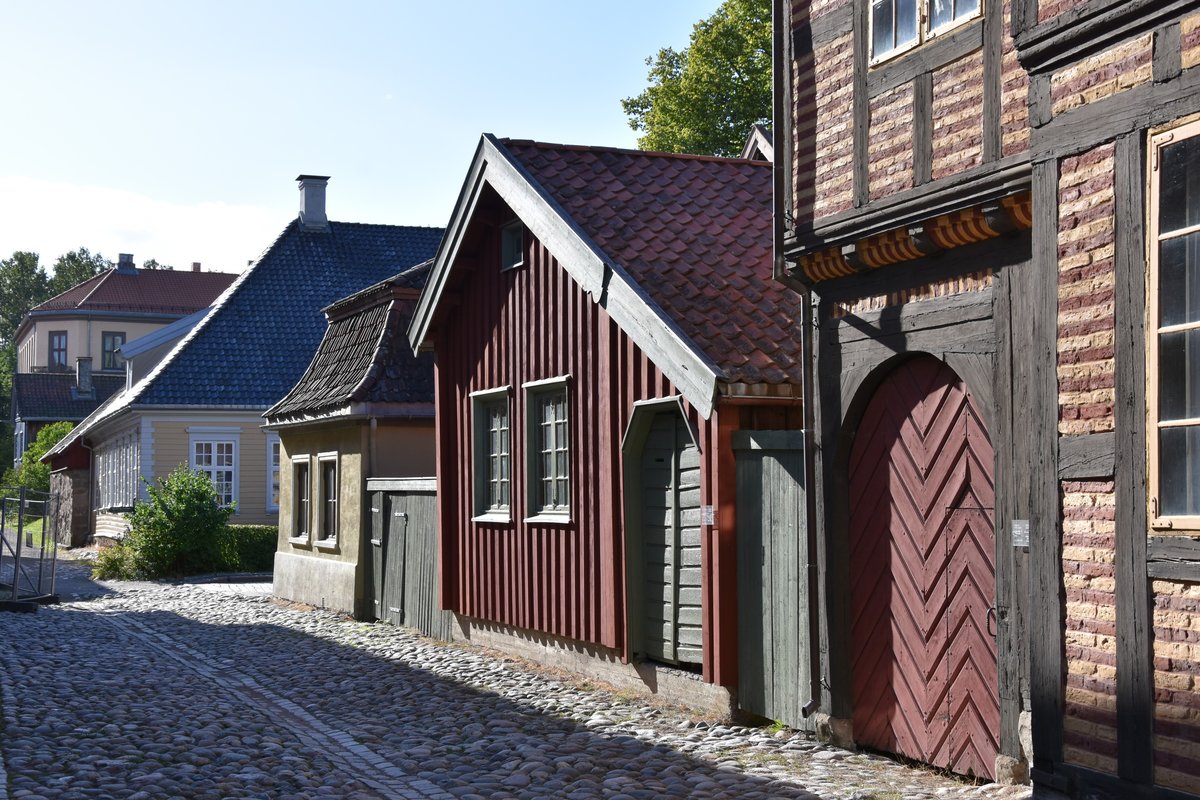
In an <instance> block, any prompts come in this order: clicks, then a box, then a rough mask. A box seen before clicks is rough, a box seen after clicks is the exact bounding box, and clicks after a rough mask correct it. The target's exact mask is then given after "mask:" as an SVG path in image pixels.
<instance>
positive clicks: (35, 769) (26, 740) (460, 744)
mask: <svg viewBox="0 0 1200 800" xmlns="http://www.w3.org/2000/svg"><path fill="white" fill-rule="evenodd" d="M77 569H78V567H77ZM264 591H265V587H264V585H262V584H241V585H239V584H225V585H219V584H208V585H179V586H175V585H166V584H158V585H154V584H103V585H97V586H96V591H95V592H93V593H92V596H90V597H89V599H78V600H73V601H69V602H66V603H64V604H63V605H62V606H58V607H46V608H42V609H40V610H39V611H38V612H37V613H35V614H4V615H0V706H2V710H3V716H2V720H0V724H2V726H3V730H2V731H0V749H2V754H3V759H2V762H0V800H7V798H30V800H36V798H55V799H57V800H82V799H83V798H100V797H105V798H128V799H129V800H149V799H150V798H234V797H262V798H448V799H452V798H465V799H470V798H569V800H583V798H597V797H607V798H612V799H613V800H629V799H630V798H675V797H680V798H682V797H696V798H717V797H729V798H746V799H747V800H753V799H754V798H824V799H826V800H832V799H833V798H840V799H844V800H900V798H989V799H992V800H1016V799H1017V798H1028V797H1029V796H1030V793H1029V790H1028V789H1027V788H1023V787H999V786H994V785H984V786H973V785H970V784H967V783H963V782H959V781H956V780H954V779H951V778H947V777H944V776H941V775H938V774H935V773H933V772H931V771H928V770H923V769H913V768H909V767H905V766H902V765H900V764H897V763H895V762H893V761H891V760H888V759H885V758H882V757H879V756H874V755H866V754H852V753H849V752H846V751H842V750H838V749H834V748H829V747H825V746H822V745H819V744H817V743H815V742H813V741H811V740H809V739H807V738H806V737H804V736H802V735H799V734H795V735H793V734H790V732H786V731H775V732H773V731H771V730H769V729H765V728H745V727H740V726H734V725H725V724H719V723H714V722H706V721H702V720H697V719H695V718H692V717H689V716H688V715H687V714H686V713H685V712H682V711H679V710H677V709H673V708H669V707H665V706H662V705H660V704H647V703H646V702H645V701H643V700H640V699H638V698H634V697H630V696H626V695H622V694H614V693H611V692H606V691H603V690H600V689H596V688H593V687H589V686H587V685H586V684H578V683H574V682H565V681H562V680H558V679H555V678H554V677H552V676H550V675H548V674H547V673H546V672H545V671H536V670H533V669H529V668H527V667H526V666H524V665H523V664H521V663H519V662H517V661H515V660H513V659H507V658H504V657H501V656H497V655H495V654H490V653H487V652H484V651H481V650H478V649H475V648H465V647H462V646H455V645H445V644H437V643H432V642H429V641H427V640H423V639H421V638H420V637H418V636H415V635H413V634H411V633H408V632H406V631H403V630H400V629H397V628H393V627H390V626H385V625H366V624H362V623H356V622H353V621H349V620H346V619H344V618H342V617H339V616H337V615H334V614H331V613H327V612H322V611H313V610H309V609H303V608H297V607H293V606H289V605H287V604H282V603H279V602H277V601H274V600H272V599H271V598H269V597H266V596H264V594H263V593H264ZM69 597H70V595H64V599H65V600H66V599H69Z"/></svg>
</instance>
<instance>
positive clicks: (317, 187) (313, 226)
mask: <svg viewBox="0 0 1200 800" xmlns="http://www.w3.org/2000/svg"><path fill="white" fill-rule="evenodd" d="M296 180H297V181H298V182H299V183H300V225H301V227H303V228H304V230H306V231H327V230H329V218H328V217H326V216H325V186H326V184H328V183H329V176H328V175H300V176H298V177H297V178H296Z"/></svg>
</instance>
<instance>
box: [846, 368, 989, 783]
mask: <svg viewBox="0 0 1200 800" xmlns="http://www.w3.org/2000/svg"><path fill="white" fill-rule="evenodd" d="M993 463H994V461H993V454H992V444H991V441H990V439H989V438H988V433H987V427H986V425H985V423H984V421H983V417H982V415H981V414H980V413H979V409H978V408H977V407H976V405H975V403H974V400H973V399H972V397H971V395H970V393H969V392H968V391H967V389H966V387H965V386H964V385H963V383H962V381H961V380H960V379H959V377H958V376H957V375H956V374H955V373H954V371H953V370H952V369H950V368H949V367H948V366H946V364H944V363H943V362H941V361H939V360H938V359H936V358H933V357H931V356H920V357H917V358H913V359H911V360H908V361H905V362H902V363H901V364H900V365H899V366H898V367H897V368H896V369H895V370H893V371H892V372H891V373H889V374H888V375H887V376H886V377H885V378H884V380H883V382H882V383H881V384H880V386H879V388H878V389H876V391H875V394H874V395H873V396H872V398H871V400H870V402H869V404H868V405H867V408H866V411H865V412H864V414H863V417H862V421H861V423H860V424H859V427H858V432H857V434H856V435H855V438H854V446H853V448H852V451H851V457H850V465H849V478H850V576H851V604H852V626H853V698H854V738H855V740H856V741H857V742H858V743H859V744H863V745H866V746H868V747H874V748H877V749H880V750H886V751H889V752H894V753H900V754H903V755H906V756H910V757H912V758H915V759H919V760H921V761H925V762H927V763H930V764H933V765H935V766H939V767H945V768H948V769H950V770H953V771H954V772H958V773H962V774H968V775H978V776H987V777H989V778H990V777H994V775H993V771H994V769H995V758H996V753H997V752H998V749H999V730H1000V704H999V690H998V677H997V667H996V640H995V635H994V634H995V625H994V620H995V618H994V616H993V610H992V609H993V606H994V604H995V597H996V577H995V576H996V571H995V562H994V559H995V551H996V545H995V529H994V519H995V514H994V490H993V478H992V470H993Z"/></svg>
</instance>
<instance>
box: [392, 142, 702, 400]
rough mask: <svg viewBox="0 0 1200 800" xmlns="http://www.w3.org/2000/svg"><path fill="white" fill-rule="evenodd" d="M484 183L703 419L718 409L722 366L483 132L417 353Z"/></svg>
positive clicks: (414, 330)
mask: <svg viewBox="0 0 1200 800" xmlns="http://www.w3.org/2000/svg"><path fill="white" fill-rule="evenodd" d="M484 183H487V184H488V185H490V186H491V187H492V188H493V189H495V191H496V193H497V194H499V195H500V197H501V198H502V199H503V200H504V202H505V203H507V204H508V205H509V207H510V208H512V210H513V211H514V212H515V213H516V215H517V216H518V217H519V218H520V219H521V221H522V222H523V223H525V227H527V228H528V229H529V231H530V233H532V234H533V235H534V236H535V237H536V238H537V239H538V241H540V242H541V243H542V244H544V245H545V246H546V248H547V249H548V250H549V251H550V252H551V253H553V254H554V257H555V258H556V259H557V260H558V263H559V264H560V265H561V266H562V268H563V269H565V270H566V271H567V273H568V274H569V275H570V276H571V277H572V278H574V279H575V281H576V282H578V283H579V285H580V286H582V287H583V289H584V291H586V292H587V293H588V294H589V295H591V297H592V300H593V302H596V303H598V304H599V305H600V306H601V307H602V308H604V309H605V310H606V311H607V312H608V314H609V315H610V316H611V317H612V318H613V321H615V322H616V323H617V325H619V326H620V327H621V329H622V330H623V331H625V333H626V334H628V335H629V337H630V338H631V339H633V341H634V343H635V344H637V346H638V347H640V348H641V349H642V351H643V352H644V353H645V354H646V356H647V357H648V358H649V359H650V360H651V361H652V362H654V365H655V366H657V367H658V368H659V369H660V370H662V373H663V375H665V376H666V377H667V379H668V380H670V381H671V383H672V384H674V386H675V387H676V388H677V389H678V390H679V392H680V394H682V395H683V396H684V397H685V398H686V399H687V401H688V402H689V403H690V404H691V405H692V407H693V408H695V409H696V410H697V411H698V412H699V413H700V414H701V415H702V416H703V417H705V418H708V417H709V416H711V414H712V410H713V404H714V400H715V395H716V384H717V376H718V374H719V370H718V369H717V367H716V365H715V364H713V363H712V362H711V361H710V360H709V359H708V358H707V357H706V356H704V354H702V353H701V352H700V350H699V348H697V347H696V346H695V345H694V343H693V342H692V341H691V340H690V339H689V338H688V336H687V335H686V334H684V333H683V331H682V330H680V328H679V326H678V325H676V324H675V322H674V321H673V320H672V319H671V318H670V317H669V316H668V315H667V314H666V312H664V311H663V310H662V309H661V308H660V307H659V306H658V304H657V303H655V302H654V301H653V300H651V299H650V297H649V296H648V295H647V294H646V293H645V292H644V291H643V290H642V288H641V287H640V286H638V285H637V283H636V282H635V281H634V280H633V279H632V278H631V277H630V276H629V275H628V273H627V272H626V271H625V270H624V269H622V268H621V267H620V266H619V265H617V264H615V263H614V262H613V261H612V259H610V258H609V257H608V256H607V255H606V254H605V253H604V251H602V250H601V249H600V247H599V246H598V245H597V244H596V243H595V242H593V241H592V240H591V238H589V237H588V235H587V234H586V233H584V232H583V230H582V229H581V228H580V227H579V226H578V225H577V224H576V223H575V221H574V220H573V219H571V218H570V216H569V215H568V214H567V213H566V212H565V211H564V210H563V209H562V208H561V207H560V206H559V205H558V203H556V202H555V201H554V199H553V198H551V197H550V195H549V194H548V193H547V192H546V191H545V189H543V188H542V187H541V186H540V185H539V184H538V183H537V181H535V180H534V179H533V177H532V176H531V175H529V173H528V172H526V171H525V169H524V168H523V167H522V166H521V164H520V162H519V161H517V159H516V158H514V157H513V156H512V155H511V154H510V153H508V151H507V149H506V148H505V147H504V145H503V144H501V143H500V142H499V141H498V140H497V139H496V138H495V137H494V136H492V135H491V134H484V136H483V138H482V140H481V141H480V143H479V147H478V149H477V150H476V151H475V159H474V161H473V162H472V163H471V169H470V171H469V172H468V174H467V179H466V181H465V182H464V184H463V188H462V191H461V192H460V193H459V197H458V203H457V204H456V205H455V211H454V214H453V215H452V216H451V220H450V225H449V227H448V228H447V229H446V235H445V237H444V238H443V239H442V244H441V246H440V247H439V248H438V254H437V258H436V260H435V261H434V265H433V269H432V270H431V272H430V275H429V281H428V282H427V284H426V286H425V291H424V292H422V293H421V299H420V300H419V301H418V303H417V309H416V313H415V314H414V315H413V320H412V323H411V324H410V325H409V328H408V338H409V342H410V344H412V346H413V349H414V350H418V349H424V348H427V347H428V346H429V344H430V343H429V341H428V336H429V329H430V327H431V325H432V322H433V317H434V314H435V312H436V310H437V305H438V302H439V300H440V299H441V296H442V293H443V291H444V290H445V287H446V282H447V279H448V277H449V272H450V267H451V265H452V264H454V263H455V260H456V257H457V255H458V250H459V247H460V245H461V242H462V237H463V235H464V234H465V232H466V228H467V225H468V223H469V222H470V219H471V217H472V215H473V212H474V209H475V205H476V203H477V202H478V200H479V197H480V193H481V190H482V188H483V185H484Z"/></svg>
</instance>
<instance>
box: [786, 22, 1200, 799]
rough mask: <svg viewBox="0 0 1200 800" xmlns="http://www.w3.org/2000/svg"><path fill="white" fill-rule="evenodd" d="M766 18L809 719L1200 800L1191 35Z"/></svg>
mask: <svg viewBox="0 0 1200 800" xmlns="http://www.w3.org/2000/svg"><path fill="white" fill-rule="evenodd" d="M775 20H776V30H775V34H776V55H777V63H776V68H777V72H776V83H775V85H776V86H777V87H780V91H779V92H778V94H777V97H776V110H775V111H776V126H777V130H776V137H775V143H776V151H775V155H776V165H777V171H776V179H777V181H776V197H777V198H778V203H777V206H776V223H777V227H776V252H777V254H778V255H779V256H781V259H780V262H779V269H778V270H777V276H778V277H779V279H780V280H781V281H782V282H784V283H786V284H787V285H789V286H792V287H793V288H795V289H796V290H797V292H798V293H800V295H801V296H803V297H806V298H808V299H810V300H811V303H812V305H811V307H812V310H813V324H812V326H811V327H806V330H811V332H812V337H811V340H810V348H809V354H810V358H811V363H812V364H813V367H814V370H815V372H816V375H817V376H818V377H817V385H816V387H815V391H814V395H813V396H814V400H816V402H814V403H813V404H812V411H813V413H814V416H815V418H816V425H815V426H814V435H815V437H816V446H815V447H814V451H815V454H816V459H815V461H816V464H815V467H816V469H815V472H814V473H813V487H812V489H813V493H814V495H815V496H816V503H815V508H814V515H813V517H812V519H811V524H812V527H813V528H814V534H815V542H816V547H817V550H818V557H817V559H816V560H817V562H818V566H819V569H820V575H821V581H820V594H819V602H820V614H819V616H820V618H821V621H822V624H821V635H822V640H821V646H820V650H821V652H822V654H823V656H822V659H821V663H820V665H819V670H820V677H821V681H820V683H821V686H822V691H821V695H820V698H819V705H820V713H822V714H828V715H829V718H830V730H831V731H832V732H834V733H835V734H837V735H838V736H839V738H841V739H842V740H843V741H845V742H847V743H856V744H859V745H867V746H870V747H873V748H878V749H882V750H887V751H891V752H896V753H901V754H904V755H906V756H910V757H913V758H916V759H919V760H922V761H927V762H929V763H932V764H935V765H938V766H942V767H947V768H949V769H952V770H954V771H956V772H961V773H966V774H973V775H977V776H980V775H982V776H987V777H995V778H997V779H1004V780H1023V779H1025V778H1026V775H1028V776H1030V777H1031V778H1032V781H1033V783H1034V784H1035V786H1036V787H1037V792H1038V795H1037V796H1046V797H1060V796H1064V795H1065V796H1070V797H1080V798H1084V797H1087V798H1092V797H1103V798H1127V797H1128V798H1180V797H1196V796H1198V795H1200V758H1198V756H1197V753H1198V752H1200V683H1197V680H1196V676H1197V674H1200V644H1198V643H1197V637H1196V634H1195V632H1196V630H1197V629H1198V628H1197V626H1198V625H1200V589H1198V587H1200V489H1198V487H1200V437H1198V434H1200V404H1197V403H1196V402H1195V398H1197V397H1200V392H1198V391H1197V387H1198V386H1200V383H1198V381H1200V377H1198V376H1200V346H1198V343H1200V340H1198V339H1197V338H1196V337H1197V330H1198V329H1200V295H1198V294H1197V287H1200V279H1198V277H1200V266H1198V265H1200V258H1198V257H1197V255H1196V254H1197V253H1200V250H1198V249H1197V248H1195V247H1194V246H1193V243H1192V241H1191V240H1192V238H1193V237H1195V236H1196V235H1197V234H1196V229H1197V226H1198V225H1200V217H1197V216H1196V215H1195V214H1193V212H1192V209H1193V208H1195V207H1200V206H1194V205H1193V204H1192V203H1191V194H1192V193H1193V187H1195V186H1200V146H1198V145H1197V144H1196V143H1197V142H1200V138H1198V137H1200V122H1198V121H1197V120H1200V70H1198V69H1197V65H1200V11H1197V10H1196V8H1195V4H1194V3H1184V2H1165V1H1164V2H1158V1H1156V0H1147V1H1145V2H1143V1H1142V0H1137V1H1136V2H1131V1H1130V0H1054V2H1051V1H1050V0H1003V1H1001V0H995V1H994V2H993V1H992V0H969V1H968V2H956V3H940V2H934V1H933V0H917V1H916V2H913V3H904V4H901V3H890V2H870V3H867V2H851V0H844V1H843V2H815V1H814V0H778V2H776V5H775ZM1193 172H1194V173H1195V174H1193ZM1198 196H1200V190H1198Z"/></svg>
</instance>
